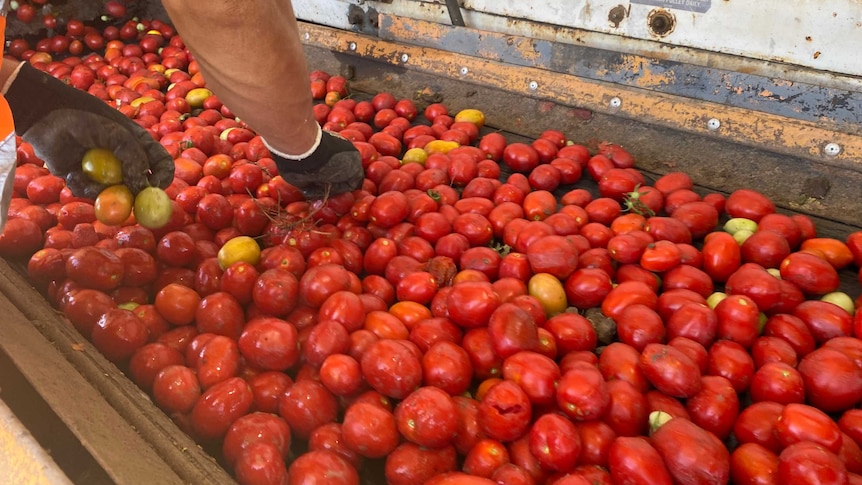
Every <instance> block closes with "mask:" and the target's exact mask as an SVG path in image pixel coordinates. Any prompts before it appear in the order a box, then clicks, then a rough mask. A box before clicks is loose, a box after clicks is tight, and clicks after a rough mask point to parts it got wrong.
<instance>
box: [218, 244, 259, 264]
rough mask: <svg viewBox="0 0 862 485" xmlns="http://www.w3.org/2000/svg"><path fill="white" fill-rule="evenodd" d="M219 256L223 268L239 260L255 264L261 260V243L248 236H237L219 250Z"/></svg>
mask: <svg viewBox="0 0 862 485" xmlns="http://www.w3.org/2000/svg"><path fill="white" fill-rule="evenodd" d="M217 258H218V265H219V267H220V268H221V269H222V270H225V269H227V268H228V266H230V265H232V264H234V263H236V262H238V261H244V262H246V263H248V264H250V265H252V266H255V265H257V263H259V262H260V245H258V244H257V241H255V240H254V239H252V238H250V237H248V236H237V237H235V238H232V239H230V240H229V241H228V242H226V243H224V246H222V247H221V249H219V251H218V255H217Z"/></svg>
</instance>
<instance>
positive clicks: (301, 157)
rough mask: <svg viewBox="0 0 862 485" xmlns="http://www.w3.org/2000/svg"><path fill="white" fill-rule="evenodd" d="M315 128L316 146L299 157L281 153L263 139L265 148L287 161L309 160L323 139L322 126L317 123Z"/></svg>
mask: <svg viewBox="0 0 862 485" xmlns="http://www.w3.org/2000/svg"><path fill="white" fill-rule="evenodd" d="M315 126H316V127H317V135H316V136H315V138H314V144H313V145H311V148H309V149H308V151H306V152H305V153H302V154H299V155H288V154H287V153H284V152H280V151H278V150H276V149H275V148H273V147H272V145H270V144H269V143H267V142H266V139H264V138H261V139H262V140H263V144H264V146H266V147H267V148H268V149H269V151H270V152H272V153H274V154H275V155H278V156H279V157H281V158H284V159H287V160H302V159H304V158H308V156H309V155H311V154H312V153H314V151H315V150H317V147H319V146H320V140H321V138H322V137H323V130H322V129H321V128H320V125H318V124H317V123H315Z"/></svg>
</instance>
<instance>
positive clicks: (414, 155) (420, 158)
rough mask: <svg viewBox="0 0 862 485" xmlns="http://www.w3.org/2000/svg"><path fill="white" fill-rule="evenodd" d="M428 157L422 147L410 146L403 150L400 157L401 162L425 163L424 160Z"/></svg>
mask: <svg viewBox="0 0 862 485" xmlns="http://www.w3.org/2000/svg"><path fill="white" fill-rule="evenodd" d="M427 159H428V152H426V151H425V150H424V149H422V148H411V149H409V150H407V151H406V152H404V156H403V157H401V163H402V164H405V163H420V164H422V165H425V160H427Z"/></svg>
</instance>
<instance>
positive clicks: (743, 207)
mask: <svg viewBox="0 0 862 485" xmlns="http://www.w3.org/2000/svg"><path fill="white" fill-rule="evenodd" d="M725 211H727V214H728V215H729V216H730V217H745V218H746V219H751V220H753V221H754V222H758V221H760V219H762V218H763V217H764V216H765V215H767V214H772V213H774V212H775V204H774V203H773V202H772V201H771V200H769V199H768V198H767V197H766V196H765V195H763V194H761V193H760V192H757V191H755V190H750V189H738V190H735V191H733V192H732V193H731V194H730V195H729V196H728V197H727V203H726V205H725Z"/></svg>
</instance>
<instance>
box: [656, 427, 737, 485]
mask: <svg viewBox="0 0 862 485" xmlns="http://www.w3.org/2000/svg"><path fill="white" fill-rule="evenodd" d="M650 442H651V443H652V445H653V446H654V447H655V449H656V450H657V451H658V452H659V455H661V457H662V458H663V459H664V462H665V465H667V468H668V471H670V474H671V477H673V479H674V481H675V482H676V483H686V484H694V483H727V481H728V480H729V478H730V453H729V452H728V451H727V448H726V447H725V446H724V443H722V442H721V440H719V439H718V438H716V436H715V435H714V434H712V433H710V432H709V431H706V430H704V429H703V428H701V427H699V426H697V425H696V424H694V423H692V422H691V421H689V420H687V419H684V418H672V419H671V420H670V421H668V422H666V423H664V424H662V425H661V426H659V428H658V429H655V430H653V431H652V433H651V434H650Z"/></svg>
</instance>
